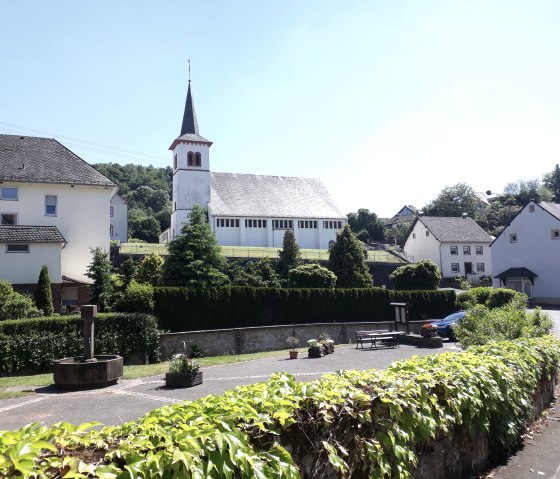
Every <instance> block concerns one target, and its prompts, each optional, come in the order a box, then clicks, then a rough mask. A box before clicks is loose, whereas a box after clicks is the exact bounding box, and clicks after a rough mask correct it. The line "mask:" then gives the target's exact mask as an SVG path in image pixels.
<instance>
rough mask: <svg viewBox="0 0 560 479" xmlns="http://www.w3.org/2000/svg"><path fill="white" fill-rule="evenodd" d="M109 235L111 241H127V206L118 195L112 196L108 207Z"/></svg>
mask: <svg viewBox="0 0 560 479" xmlns="http://www.w3.org/2000/svg"><path fill="white" fill-rule="evenodd" d="M109 235H110V237H111V240H115V241H120V242H121V243H126V242H127V241H128V204H127V202H126V200H125V199H124V198H123V197H122V196H121V195H119V194H118V193H115V194H114V195H113V197H112V198H111V203H110V206H109Z"/></svg>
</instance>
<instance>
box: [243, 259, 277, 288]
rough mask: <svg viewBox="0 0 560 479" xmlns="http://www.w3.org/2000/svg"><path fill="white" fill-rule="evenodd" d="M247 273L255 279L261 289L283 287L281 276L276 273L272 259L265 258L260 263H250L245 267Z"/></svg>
mask: <svg viewBox="0 0 560 479" xmlns="http://www.w3.org/2000/svg"><path fill="white" fill-rule="evenodd" d="M245 271H246V272H247V274H248V275H249V276H251V277H253V278H254V279H255V280H256V282H257V284H253V285H251V286H258V287H261V288H280V287H282V284H281V280H280V276H279V275H278V273H277V272H276V270H275V268H274V266H273V264H272V261H270V258H263V259H261V260H260V261H257V262H253V261H249V262H248V263H247V265H246V267H245Z"/></svg>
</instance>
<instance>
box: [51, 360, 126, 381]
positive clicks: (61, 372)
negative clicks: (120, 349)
mask: <svg viewBox="0 0 560 479" xmlns="http://www.w3.org/2000/svg"><path fill="white" fill-rule="evenodd" d="M94 357H95V361H85V358H84V356H75V357H73V358H63V359H58V360H56V361H55V362H54V364H53V376H54V382H55V384H56V385H57V386H58V387H60V388H63V389H92V388H102V387H105V386H111V385H112V384H116V382H117V380H118V379H119V377H120V376H122V374H123V358H122V356H118V355H116V354H114V355H111V354H105V355H98V356H94Z"/></svg>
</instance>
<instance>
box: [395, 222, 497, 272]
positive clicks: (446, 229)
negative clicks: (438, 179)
mask: <svg viewBox="0 0 560 479" xmlns="http://www.w3.org/2000/svg"><path fill="white" fill-rule="evenodd" d="M491 242H492V237H491V236H490V235H489V234H488V233H486V232H485V231H484V230H483V229H482V228H481V227H480V226H479V225H478V224H477V223H476V222H475V221H474V220H473V219H472V218H469V217H466V216H465V217H462V218H453V217H437V216H418V217H417V218H416V220H414V223H413V224H412V227H411V230H410V232H409V235H408V237H407V239H406V242H405V245H404V251H405V253H406V254H407V256H408V257H411V256H412V257H413V258H414V261H420V260H422V259H430V260H432V261H433V262H434V263H436V264H437V265H438V266H439V268H440V270H441V274H442V276H443V277H444V278H451V277H454V276H457V275H460V276H464V277H467V278H470V279H472V280H476V278H477V277H480V276H492V256H491V251H490V243H491Z"/></svg>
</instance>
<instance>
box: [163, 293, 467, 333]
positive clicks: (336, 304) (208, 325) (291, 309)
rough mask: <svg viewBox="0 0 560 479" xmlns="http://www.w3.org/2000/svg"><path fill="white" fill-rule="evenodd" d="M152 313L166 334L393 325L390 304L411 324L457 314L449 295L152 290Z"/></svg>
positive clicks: (453, 294) (450, 294)
mask: <svg viewBox="0 0 560 479" xmlns="http://www.w3.org/2000/svg"><path fill="white" fill-rule="evenodd" d="M154 300H155V314H156V316H157V317H158V318H159V325H160V327H161V328H162V329H164V330H168V331H196V330H201V329H221V328H237V327H249V326H272V325H278V324H302V323H331V322H332V323H334V322H352V321H392V320H394V317H395V316H394V311H393V307H392V306H390V303H392V302H407V303H410V304H411V307H410V319H411V320H414V319H423V318H424V317H425V318H443V317H444V316H446V315H447V314H449V313H452V312H453V311H456V309H457V304H456V296H455V292H454V291H392V290H387V289H382V288H370V289H334V290H333V289H311V288H309V289H274V288H251V287H222V288H215V289H204V290H199V289H187V288H155V290H154Z"/></svg>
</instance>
